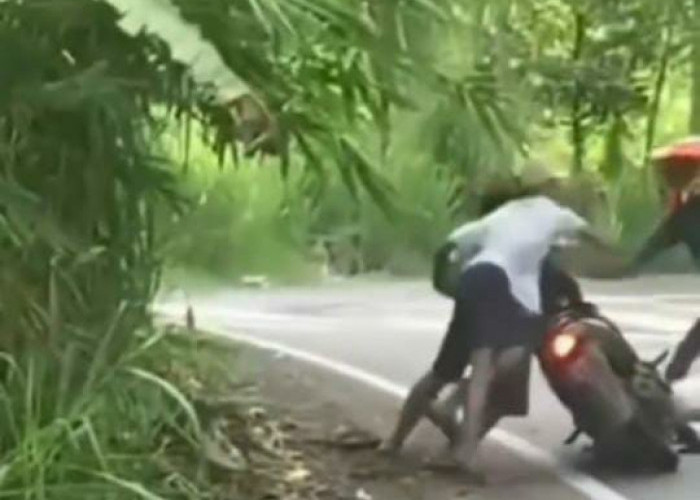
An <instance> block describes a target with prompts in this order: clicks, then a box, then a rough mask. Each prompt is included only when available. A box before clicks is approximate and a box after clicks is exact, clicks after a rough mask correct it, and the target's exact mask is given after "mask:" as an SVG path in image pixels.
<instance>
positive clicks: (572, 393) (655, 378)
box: [539, 308, 679, 472]
mask: <svg viewBox="0 0 700 500" xmlns="http://www.w3.org/2000/svg"><path fill="white" fill-rule="evenodd" d="M666 354H667V353H664V354H662V355H661V356H659V357H658V358H657V359H655V360H654V361H652V362H645V361H643V360H641V359H639V357H638V356H637V354H636V352H635V350H634V348H633V347H632V346H631V345H630V344H629V343H628V342H627V341H626V340H625V338H624V336H623V335H622V333H621V332H620V330H619V329H618V328H617V327H616V326H615V325H614V324H613V323H612V322H611V321H609V320H607V319H606V318H605V317H603V316H601V315H598V314H581V312H580V311H577V310H576V309H573V308H572V309H568V310H565V311H563V312H562V313H561V314H559V315H558V316H556V317H555V319H554V320H553V321H552V324H551V327H550V328H549V331H548V333H547V335H546V336H545V338H544V342H543V343H542V347H541V350H540V352H539V360H540V365H541V367H542V371H543V372H544V374H545V377H546V379H547V381H548V383H549V385H550V386H551V388H552V390H553V391H554V393H555V394H556V395H557V397H558V398H559V399H560V400H561V402H562V403H563V404H564V405H565V406H566V407H567V408H568V409H569V411H570V412H571V415H572V417H573V421H574V426H575V431H574V433H573V434H572V435H571V436H570V437H569V438H568V439H567V440H566V442H567V443H569V444H570V443H572V442H574V441H575V440H576V438H577V437H578V436H579V435H581V434H586V435H588V436H589V437H590V438H591V440H592V441H593V451H594V454H595V456H596V458H598V459H600V460H602V461H603V462H605V463H606V464H608V465H615V466H621V465H624V466H630V467H642V468H652V469H654V470H657V471H663V472H671V471H675V470H676V468H677V466H678V462H679V456H678V454H677V453H676V451H675V450H674V448H673V445H674V444H675V442H676V438H677V432H678V426H677V425H676V418H675V413H674V406H673V401H672V391H671V388H670V386H669V385H668V384H667V383H666V382H665V381H664V379H663V378H662V376H661V375H660V374H659V372H658V370H657V366H658V365H659V364H660V363H661V361H662V360H663V359H664V357H665V356H666Z"/></svg>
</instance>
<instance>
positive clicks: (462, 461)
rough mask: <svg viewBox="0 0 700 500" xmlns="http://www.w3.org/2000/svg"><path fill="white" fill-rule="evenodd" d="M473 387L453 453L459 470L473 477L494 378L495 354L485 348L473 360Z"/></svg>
mask: <svg viewBox="0 0 700 500" xmlns="http://www.w3.org/2000/svg"><path fill="white" fill-rule="evenodd" d="M471 366H472V374H471V384H470V387H469V391H468V394H467V398H466V401H465V402H464V423H463V425H462V426H461V427H460V432H459V436H458V439H457V443H456V444H455V446H454V448H453V449H452V457H453V459H454V462H455V466H457V467H459V468H460V469H463V470H464V471H465V472H472V473H473V466H474V459H475V455H476V449H477V447H478V445H479V441H480V440H481V436H482V435H483V433H484V429H485V427H486V425H485V423H486V405H487V401H488V398H487V396H488V390H489V386H490V384H491V380H492V379H493V375H494V353H493V351H492V350H491V349H488V348H481V349H477V350H476V351H474V353H472V356H471Z"/></svg>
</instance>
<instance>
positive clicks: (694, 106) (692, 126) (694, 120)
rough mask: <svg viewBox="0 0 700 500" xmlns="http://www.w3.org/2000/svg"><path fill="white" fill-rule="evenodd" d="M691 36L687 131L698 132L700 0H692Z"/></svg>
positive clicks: (699, 105)
mask: <svg viewBox="0 0 700 500" xmlns="http://www.w3.org/2000/svg"><path fill="white" fill-rule="evenodd" d="M693 6H694V9H693V38H692V40H693V41H692V49H691V62H690V64H691V84H690V117H689V120H688V132H689V133H690V134H700V0H694V1H693Z"/></svg>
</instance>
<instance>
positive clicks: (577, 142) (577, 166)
mask: <svg viewBox="0 0 700 500" xmlns="http://www.w3.org/2000/svg"><path fill="white" fill-rule="evenodd" d="M698 1H700V0H698ZM574 30H575V34H574V46H573V48H572V51H571V59H572V63H573V66H574V85H573V96H572V103H571V145H572V147H573V158H572V164H571V170H572V173H573V174H579V173H581V172H582V171H583V162H584V158H585V154H586V152H585V141H586V137H585V130H584V126H583V116H582V115H581V107H582V104H583V95H582V93H581V85H580V83H579V75H578V62H579V61H580V60H581V52H582V51H583V42H584V37H585V34H586V26H585V19H584V17H583V14H581V13H580V12H575V13H574Z"/></svg>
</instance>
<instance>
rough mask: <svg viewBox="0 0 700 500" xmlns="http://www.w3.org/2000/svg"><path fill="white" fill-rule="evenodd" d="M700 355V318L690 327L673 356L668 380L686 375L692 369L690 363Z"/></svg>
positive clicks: (667, 371) (667, 369) (667, 370)
mask: <svg viewBox="0 0 700 500" xmlns="http://www.w3.org/2000/svg"><path fill="white" fill-rule="evenodd" d="M698 355H700V319H698V320H696V321H695V324H694V325H693V326H692V327H691V328H690V330H689V331H688V333H686V335H685V337H684V338H683V340H682V341H681V343H680V344H678V348H677V349H676V352H674V353H673V358H672V359H671V361H670V362H669V364H668V366H667V368H666V378H667V379H668V380H671V381H673V380H678V379H681V378H683V377H685V376H686V375H687V374H688V371H689V370H690V365H692V364H693V361H695V359H696V358H697V357H698Z"/></svg>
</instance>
